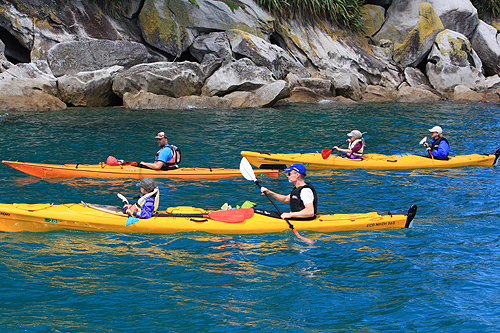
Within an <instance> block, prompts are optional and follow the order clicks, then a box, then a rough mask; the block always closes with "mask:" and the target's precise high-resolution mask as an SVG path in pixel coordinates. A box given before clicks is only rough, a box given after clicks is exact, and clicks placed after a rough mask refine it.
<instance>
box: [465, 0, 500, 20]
mask: <svg viewBox="0 0 500 333" xmlns="http://www.w3.org/2000/svg"><path fill="white" fill-rule="evenodd" d="M471 2H472V5H474V7H476V9H477V12H478V14H479V16H484V15H488V16H489V15H491V16H492V17H499V16H500V0H472V1H471Z"/></svg>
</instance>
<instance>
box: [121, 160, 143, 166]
mask: <svg viewBox="0 0 500 333" xmlns="http://www.w3.org/2000/svg"><path fill="white" fill-rule="evenodd" d="M137 164H139V163H137V162H134V161H125V162H123V163H122V165H123V166H127V165H134V166H135V165H137Z"/></svg>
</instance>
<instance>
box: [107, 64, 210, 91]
mask: <svg viewBox="0 0 500 333" xmlns="http://www.w3.org/2000/svg"><path fill="white" fill-rule="evenodd" d="M204 78H205V73H204V72H203V70H202V69H201V66H200V65H199V64H198V63H195V62H190V61H184V62H155V63H152V64H140V65H136V66H134V67H132V68H130V69H128V70H125V71H123V72H120V73H118V74H117V75H116V76H115V77H114V79H113V92H114V93H115V94H117V95H118V96H120V97H121V96H123V95H124V94H125V93H126V92H131V93H133V94H136V93H137V92H139V91H141V90H144V91H147V92H151V93H154V94H157V95H165V96H170V97H181V96H188V95H199V94H200V93H201V88H202V86H203V81H204Z"/></svg>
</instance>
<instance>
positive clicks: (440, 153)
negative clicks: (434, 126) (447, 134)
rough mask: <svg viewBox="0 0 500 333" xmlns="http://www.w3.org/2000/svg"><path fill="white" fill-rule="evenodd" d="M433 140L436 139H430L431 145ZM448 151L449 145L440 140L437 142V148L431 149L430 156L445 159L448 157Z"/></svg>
mask: <svg viewBox="0 0 500 333" xmlns="http://www.w3.org/2000/svg"><path fill="white" fill-rule="evenodd" d="M434 142H436V140H432V142H431V145H432V144H434ZM449 152H450V145H449V144H448V143H447V142H446V141H444V140H442V141H441V142H440V143H439V146H438V149H437V150H435V149H433V150H431V154H432V156H434V157H435V158H438V159H446V158H447V157H448V153H449Z"/></svg>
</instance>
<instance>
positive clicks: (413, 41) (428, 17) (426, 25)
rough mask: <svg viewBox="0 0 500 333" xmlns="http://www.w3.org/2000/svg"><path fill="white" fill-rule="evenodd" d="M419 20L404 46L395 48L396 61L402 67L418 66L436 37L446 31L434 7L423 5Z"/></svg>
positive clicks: (420, 9)
mask: <svg viewBox="0 0 500 333" xmlns="http://www.w3.org/2000/svg"><path fill="white" fill-rule="evenodd" d="M418 10H419V20H418V22H417V25H416V26H415V28H413V29H412V30H411V31H410V33H409V34H408V36H407V37H406V38H405V40H404V42H403V43H402V44H397V43H396V45H395V47H394V56H393V59H394V61H396V62H398V63H399V64H400V66H401V67H403V68H404V67H407V66H413V67H414V66H418V65H419V64H420V62H421V61H422V60H423V59H424V58H425V57H426V56H427V54H428V53H429V51H430V49H431V47H432V45H433V43H434V39H435V38H436V35H437V34H438V33H440V32H441V31H443V30H444V27H443V23H442V22H441V20H440V19H439V16H438V15H437V14H436V12H435V11H434V9H433V8H432V6H431V5H430V4H428V3H425V2H424V3H422V4H420V6H419V7H418Z"/></svg>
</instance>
